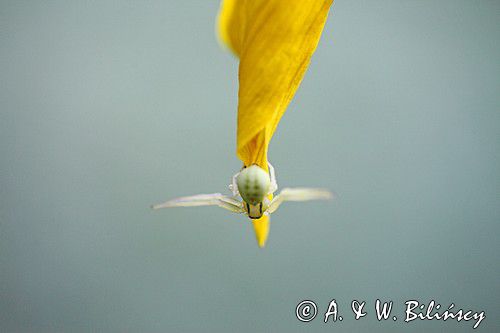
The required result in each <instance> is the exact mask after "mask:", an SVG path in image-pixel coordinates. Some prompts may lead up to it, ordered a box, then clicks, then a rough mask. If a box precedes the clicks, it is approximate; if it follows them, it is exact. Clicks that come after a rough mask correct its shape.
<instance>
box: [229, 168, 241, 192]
mask: <svg viewBox="0 0 500 333" xmlns="http://www.w3.org/2000/svg"><path fill="white" fill-rule="evenodd" d="M240 172H241V171H240ZM240 172H238V173H237V174H235V175H234V176H233V179H232V180H231V184H229V190H230V191H231V192H232V193H233V196H235V197H236V196H238V195H240V191H238V184H237V182H236V179H237V178H238V176H239V175H240Z"/></svg>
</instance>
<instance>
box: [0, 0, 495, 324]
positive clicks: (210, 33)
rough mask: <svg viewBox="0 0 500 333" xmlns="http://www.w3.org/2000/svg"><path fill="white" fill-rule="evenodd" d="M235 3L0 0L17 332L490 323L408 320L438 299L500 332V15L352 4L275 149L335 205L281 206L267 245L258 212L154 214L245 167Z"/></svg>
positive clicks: (486, 5) (0, 310) (4, 272)
mask: <svg viewBox="0 0 500 333" xmlns="http://www.w3.org/2000/svg"><path fill="white" fill-rule="evenodd" d="M218 6H219V4H218V2H217V1H201V0H200V1H120V2H117V1H100V2H87V1H1V2H0V77H1V79H0V159H1V162H0V330H1V331H2V332H79V331H81V332H89V331H98V332H166V331H170V332H196V331H198V332H280V331H281V332H293V331H297V332H299V331H305V330H308V331H324V332H331V331H333V330H335V331H345V332H354V331H357V332H377V331H380V332H423V331H426V332H432V331H434V332H446V331H447V332H460V331H470V330H471V329H472V325H473V322H463V321H462V322H460V323H457V322H456V321H451V320H449V321H447V322H442V321H435V320H434V321H425V322H424V321H420V320H418V321H413V322H410V323H404V322H403V317H404V304H403V303H404V302H405V301H406V300H410V299H417V300H419V301H421V302H423V303H428V302H429V301H430V300H432V299H433V300H436V301H437V302H438V303H440V304H442V306H443V307H448V305H449V304H450V303H455V304H456V307H457V308H464V309H466V310H468V309H473V310H476V311H481V310H484V311H486V319H485V320H484V321H483V322H482V323H481V326H480V330H481V331H483V332H493V331H499V330H500V321H499V319H498V316H497V315H498V314H499V312H500V306H499V305H498V301H499V299H500V285H499V277H500V266H499V262H498V253H499V250H500V247H499V241H498V234H499V232H500V227H499V222H500V204H499V203H500V172H499V171H500V112H499V105H500V97H499V96H500V94H499V89H500V79H499V78H500V65H499V59H500V49H499V43H498V41H499V38H500V24H499V12H500V6H499V2H498V1H486V0H484V1H457V0H449V1H430V0H428V1H427V0H426V1H396V0H394V1H351V0H350V1H344V0H338V1H336V2H335V4H334V5H333V7H332V10H331V12H330V16H329V18H328V22H327V24H326V27H325V30H324V32H323V36H322V39H321V41H320V44H319V47H318V49H317V52H316V53H315V55H314V57H313V59H312V63H311V66H310V68H309V71H308V73H307V74H306V76H305V80H304V81H303V83H302V85H301V87H300V89H299V91H298V94H297V95H296V96H295V99H294V101H293V102H292V104H291V105H290V107H289V109H288V111H287V113H286V114H285V116H284V118H283V119H282V121H281V123H280V125H279V127H278V130H277V133H276V135H275V137H274V138H273V140H272V143H271V146H270V156H269V157H270V161H271V162H272V163H273V164H274V166H275V168H276V170H277V176H278V182H279V184H280V185H281V186H282V187H283V186H323V187H327V188H330V189H332V190H334V191H335V192H336V193H337V194H338V198H337V200H336V201H334V202H331V203H325V202H311V203H302V204H300V203H289V204H288V203H287V204H284V205H283V206H282V207H281V208H280V209H279V211H278V212H277V213H276V214H274V215H273V217H272V225H271V233H270V237H269V240H268V244H267V246H266V247H265V248H264V249H259V248H258V247H257V244H256V241H255V237H254V233H253V229H252V226H251V224H250V223H249V221H248V220H247V219H245V218H244V217H243V216H238V215H232V214H231V213H228V212H226V211H224V210H221V209H218V208H214V207H205V208H192V209H172V210H162V211H154V212H153V211H151V210H150V209H149V205H150V204H152V203H157V202H161V201H163V200H166V199H170V198H173V197H176V196H181V195H190V194H197V193H210V192H219V191H225V190H226V188H227V184H228V183H229V181H230V177H231V176H232V175H233V174H234V173H235V172H237V171H238V169H239V168H240V166H241V165H240V162H239V161H238V160H237V158H236V156H235V134H236V105H237V89H238V81H237V61H236V59H235V58H234V57H232V55H231V54H229V53H227V52H224V51H223V50H221V48H220V47H219V45H218V44H217V41H216V38H215V34H214V30H215V29H214V22H215V17H216V14H217V10H218ZM377 298H380V299H381V300H392V301H394V302H395V303H394V310H393V314H394V315H396V316H397V317H398V320H397V321H396V322H394V321H392V320H388V321H387V322H378V321H377V320H376V318H375V315H374V302H375V300H376V299H377ZM304 299H311V300H314V301H315V302H316V303H317V305H318V310H319V314H318V317H317V318H316V319H315V320H314V321H312V322H310V323H302V322H299V321H298V320H297V319H296V318H295V307H296V305H297V304H298V303H299V302H300V301H301V300H304ZM331 299H336V300H337V302H338V304H339V311H340V314H341V315H342V316H343V318H344V320H343V321H342V322H336V323H333V322H329V323H327V324H325V323H323V321H322V320H323V318H322V316H323V314H324V312H325V311H326V306H327V304H328V302H329V301H330V300H331ZM353 299H357V300H359V301H362V300H365V301H366V302H367V306H366V310H367V311H368V315H367V317H366V318H363V319H361V320H359V321H355V320H354V319H353V314H352V312H351V310H350V302H351V301H352V300H353Z"/></svg>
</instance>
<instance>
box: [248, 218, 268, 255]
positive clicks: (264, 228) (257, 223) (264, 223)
mask: <svg viewBox="0 0 500 333" xmlns="http://www.w3.org/2000/svg"><path fill="white" fill-rule="evenodd" d="M252 224H253V229H254V230H255V237H256V238H257V244H259V247H264V245H266V240H267V235H268V234H269V216H267V215H264V216H262V217H261V218H260V219H258V220H252Z"/></svg>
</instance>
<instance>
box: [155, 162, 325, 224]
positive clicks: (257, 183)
mask: <svg viewBox="0 0 500 333" xmlns="http://www.w3.org/2000/svg"><path fill="white" fill-rule="evenodd" d="M268 166H269V174H268V173H267V172H266V171H264V169H262V168H261V167H259V166H257V165H255V164H254V165H251V166H249V167H244V168H243V169H242V170H241V171H240V172H238V173H237V174H235V175H234V176H233V179H232V182H231V184H230V185H229V189H230V190H231V192H232V193H233V196H232V197H228V196H225V195H222V194H220V193H212V194H198V195H193V196H189V197H181V198H177V199H173V200H170V201H167V202H165V203H162V204H158V205H154V206H152V208H153V209H160V208H167V207H194V206H219V207H222V208H224V209H227V210H229V211H232V212H234V213H245V214H246V215H248V217H249V218H251V219H258V218H261V217H262V215H269V214H271V213H274V212H275V211H276V209H278V207H279V206H280V205H281V204H282V203H283V202H285V201H308V200H327V199H331V198H332V197H333V195H332V193H331V192H330V191H328V190H325V189H319V188H284V189H283V190H282V191H281V193H280V194H278V195H277V196H275V197H274V198H273V200H272V201H270V200H269V199H268V197H267V196H268V195H269V194H273V193H274V192H276V190H277V189H278V184H277V183H276V175H275V172H274V168H273V166H272V165H271V164H270V163H269V164H268ZM238 197H241V199H242V200H241V201H240V200H239V199H238Z"/></svg>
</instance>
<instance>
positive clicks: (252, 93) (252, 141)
mask: <svg viewBox="0 0 500 333" xmlns="http://www.w3.org/2000/svg"><path fill="white" fill-rule="evenodd" d="M332 2H333V0H223V1H222V2H221V9H220V12H219V18H218V33H219V38H220V40H221V41H222V42H223V43H225V44H226V45H227V46H228V47H229V48H230V49H231V50H232V51H233V52H234V53H235V54H236V55H237V56H238V57H239V58H240V66H239V83H240V87H239V93H238V131H237V154H238V157H239V158H240V159H241V160H242V162H243V164H244V165H246V166H249V165H252V164H257V165H259V166H260V167H262V168H263V169H265V170H268V166H267V151H268V146H269V142H270V141H271V138H272V136H273V134H274V131H275V130H276V127H277V126H278V123H279V121H280V119H281V116H282V115H283V114H284V113H285V110H286V108H287V106H288V104H289V103H290V101H291V99H292V98H293V96H294V95H295V91H296V90H297V88H298V86H299V84H300V82H301V81H302V78H303V76H304V73H305V71H306V69H307V67H308V65H309V61H310V59H311V56H312V54H313V53H314V50H315V49H316V46H317V45H318V41H319V38H320V36H321V32H322V31H323V26H324V24H325V21H326V17H327V15H328V10H329V8H330V6H331V4H332ZM269 198H270V199H272V196H269ZM253 225H254V229H255V233H256V236H257V241H258V243H259V246H261V247H262V246H264V244H265V242H266V239H267V235H268V233H269V217H267V216H265V217H263V218H261V219H259V220H254V221H253Z"/></svg>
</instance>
